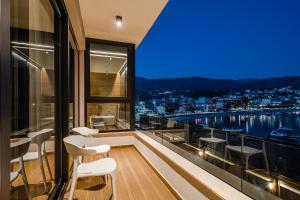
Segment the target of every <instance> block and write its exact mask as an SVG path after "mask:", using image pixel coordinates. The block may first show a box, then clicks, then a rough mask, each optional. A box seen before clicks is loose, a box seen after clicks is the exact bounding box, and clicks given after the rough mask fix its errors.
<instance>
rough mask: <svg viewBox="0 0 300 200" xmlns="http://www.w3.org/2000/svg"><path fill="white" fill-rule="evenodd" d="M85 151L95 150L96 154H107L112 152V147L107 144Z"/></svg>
mask: <svg viewBox="0 0 300 200" xmlns="http://www.w3.org/2000/svg"><path fill="white" fill-rule="evenodd" d="M85 149H93V150H96V154H106V153H108V152H109V151H110V146H109V145H107V144H103V145H99V146H93V147H85Z"/></svg>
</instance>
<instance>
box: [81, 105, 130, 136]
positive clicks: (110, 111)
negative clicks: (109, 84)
mask: <svg viewBox="0 0 300 200" xmlns="http://www.w3.org/2000/svg"><path fill="white" fill-rule="evenodd" d="M87 125H88V126H89V127H91V128H96V129H99V130H101V131H105V130H126V129H129V128H130V104H128V103H88V104H87Z"/></svg>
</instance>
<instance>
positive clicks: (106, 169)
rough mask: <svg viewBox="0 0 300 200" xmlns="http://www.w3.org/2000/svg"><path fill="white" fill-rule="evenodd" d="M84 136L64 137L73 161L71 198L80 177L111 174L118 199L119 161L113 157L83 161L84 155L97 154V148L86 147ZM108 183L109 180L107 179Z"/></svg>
mask: <svg viewBox="0 0 300 200" xmlns="http://www.w3.org/2000/svg"><path fill="white" fill-rule="evenodd" d="M81 139H82V137H78V136H75V135H73V136H68V137H66V138H64V143H65V146H66V149H67V152H68V154H70V155H71V156H72V157H73V159H74V161H73V174H72V183H71V189H70V193H69V200H72V197H73V194H74V191H75V188H76V183H77V179H78V178H83V177H91V176H106V175H110V176H111V186H112V195H113V199H114V200H115V199H116V186H115V171H116V168H117V163H116V161H115V160H114V159H112V158H103V159H100V160H96V161H91V162H86V163H82V156H91V155H96V154H97V152H96V150H95V149H87V148H84V145H85V144H84V143H83V141H82V140H81ZM105 182H106V183H107V180H106V179H105Z"/></svg>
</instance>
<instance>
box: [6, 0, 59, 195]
mask: <svg viewBox="0 0 300 200" xmlns="http://www.w3.org/2000/svg"><path fill="white" fill-rule="evenodd" d="M54 51H55V49H54V11H53V8H52V6H51V4H50V2H49V1H48V0H22V1H20V0H12V1H11V55H12V58H11V67H12V94H13V95H12V121H11V125H12V133H11V145H10V146H11V151H12V152H17V153H13V154H12V155H13V157H12V158H11V159H12V160H11V165H12V167H11V176H12V177H13V179H12V180H11V186H12V187H11V188H12V189H11V198H12V199H24V197H28V198H29V197H32V198H33V197H44V198H47V196H48V194H49V193H50V192H51V190H52V188H53V186H54V182H53V177H54V128H55V124H54V119H55V115H54V114H55V77H54V73H55V70H54ZM28 141H29V143H28ZM27 144H28V146H26V145H27ZM20 169H22V170H23V171H22V172H23V173H18V172H19V171H20Z"/></svg>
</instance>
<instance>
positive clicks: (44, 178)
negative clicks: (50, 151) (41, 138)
mask: <svg viewBox="0 0 300 200" xmlns="http://www.w3.org/2000/svg"><path fill="white" fill-rule="evenodd" d="M38 160H39V165H40V169H41V172H42V176H43V180H44V188H45V190H47V184H46V175H45V170H44V164H43V157H42V146H41V145H38Z"/></svg>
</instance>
